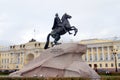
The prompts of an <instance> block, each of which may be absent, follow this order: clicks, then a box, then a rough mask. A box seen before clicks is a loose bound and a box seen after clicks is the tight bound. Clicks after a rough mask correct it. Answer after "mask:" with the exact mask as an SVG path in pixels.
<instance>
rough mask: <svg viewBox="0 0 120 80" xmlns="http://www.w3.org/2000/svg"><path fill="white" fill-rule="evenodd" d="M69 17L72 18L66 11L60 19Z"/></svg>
mask: <svg viewBox="0 0 120 80" xmlns="http://www.w3.org/2000/svg"><path fill="white" fill-rule="evenodd" d="M70 18H72V16H70V15H68V14H67V13H65V14H64V15H63V16H62V19H61V20H62V21H64V20H67V19H70Z"/></svg>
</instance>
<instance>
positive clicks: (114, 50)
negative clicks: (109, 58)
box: [112, 49, 118, 72]
mask: <svg viewBox="0 0 120 80" xmlns="http://www.w3.org/2000/svg"><path fill="white" fill-rule="evenodd" d="M112 51H113V55H114V59H115V72H118V70H117V58H116V54H117V51H118V50H117V49H113V50H112Z"/></svg>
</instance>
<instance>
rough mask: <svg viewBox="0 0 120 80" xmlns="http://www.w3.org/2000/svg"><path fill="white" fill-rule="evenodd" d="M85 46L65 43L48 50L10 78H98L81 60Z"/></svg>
mask: <svg viewBox="0 0 120 80" xmlns="http://www.w3.org/2000/svg"><path fill="white" fill-rule="evenodd" d="M85 53H86V46H85V45H82V44H76V43H65V44H61V45H56V46H54V47H52V48H49V49H47V50H45V51H43V53H41V55H40V56H39V57H38V58H36V59H34V60H33V61H31V62H30V63H29V64H27V65H26V66H25V67H24V68H23V69H21V70H19V71H17V72H14V73H12V74H10V76H27V77H32V76H38V77H41V76H43V77H87V78H88V77H89V78H100V76H99V75H98V74H97V73H96V72H95V71H94V70H93V69H92V68H90V67H89V66H88V64H86V62H84V61H83V60H82V55H83V54H85Z"/></svg>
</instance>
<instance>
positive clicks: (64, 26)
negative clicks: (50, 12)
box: [44, 13, 78, 49]
mask: <svg viewBox="0 0 120 80" xmlns="http://www.w3.org/2000/svg"><path fill="white" fill-rule="evenodd" d="M70 18H71V16H70V15H68V14H66V13H65V14H64V15H63V16H62V18H61V19H60V18H59V16H58V14H57V13H56V15H55V18H54V24H53V27H52V31H51V33H49V34H48V36H47V41H46V44H45V46H44V49H47V48H48V47H49V41H50V36H52V37H53V38H54V41H53V42H52V45H58V44H60V43H58V41H59V39H60V37H61V35H64V34H65V33H67V32H68V33H69V34H72V33H70V32H69V31H72V30H74V32H75V33H74V36H75V35H76V33H77V31H78V29H77V28H75V27H74V26H71V25H70V23H69V20H68V19H70Z"/></svg>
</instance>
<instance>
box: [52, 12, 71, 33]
mask: <svg viewBox="0 0 120 80" xmlns="http://www.w3.org/2000/svg"><path fill="white" fill-rule="evenodd" d="M65 14H66V13H65ZM58 27H63V29H64V30H65V31H66V32H68V33H69V34H72V33H70V32H69V31H68V30H66V29H65V27H64V25H63V24H62V21H61V19H60V18H59V16H58V13H56V14H55V18H54V24H53V27H52V30H54V29H58Z"/></svg>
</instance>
